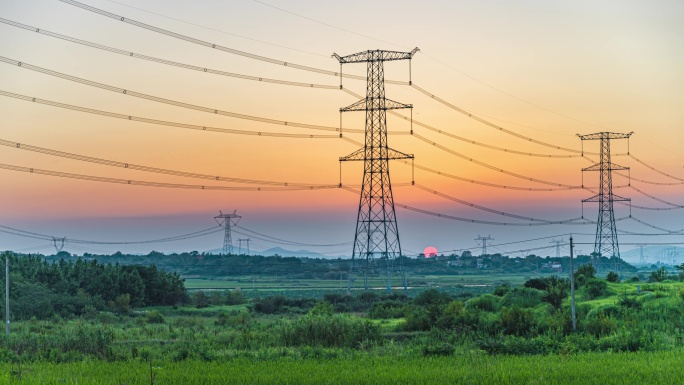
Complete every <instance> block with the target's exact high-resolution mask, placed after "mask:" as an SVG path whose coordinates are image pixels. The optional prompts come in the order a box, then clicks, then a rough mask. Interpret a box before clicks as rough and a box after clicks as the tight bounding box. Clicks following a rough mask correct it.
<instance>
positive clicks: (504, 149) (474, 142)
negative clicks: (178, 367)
mask: <svg viewBox="0 0 684 385" xmlns="http://www.w3.org/2000/svg"><path fill="white" fill-rule="evenodd" d="M342 90H343V91H344V92H346V93H348V94H350V95H352V96H354V97H357V98H361V96H360V95H359V94H357V93H356V92H353V91H350V90H348V89H346V88H343V89H342ZM387 112H388V113H389V114H391V115H394V116H396V117H398V118H400V119H403V120H405V121H410V122H411V125H414V124H415V125H416V126H420V127H423V128H427V129H428V130H430V131H433V132H436V133H438V134H441V135H445V136H448V137H450V138H452V139H456V140H459V141H461V142H465V143H468V144H472V145H475V146H480V147H485V148H488V149H490V150H496V151H501V152H505V153H509V154H515V155H525V156H532V157H542V158H580V157H582V155H581V154H575V155H568V154H563V155H555V154H538V153H532V152H524V151H517V150H511V149H508V148H503V147H498V146H493V145H491V144H487V143H482V142H478V141H475V140H472V139H467V138H464V137H462V136H459V135H455V134H452V133H450V132H447V131H445V130H441V129H438V128H436V127H434V126H431V125H429V124H425V123H423V122H420V121H418V120H415V119H413V116H411V117H408V116H405V115H402V114H400V113H398V112H396V111H393V110H389V111H387Z"/></svg>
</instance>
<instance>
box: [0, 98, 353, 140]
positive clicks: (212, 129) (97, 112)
mask: <svg viewBox="0 0 684 385" xmlns="http://www.w3.org/2000/svg"><path fill="white" fill-rule="evenodd" d="M0 96H7V97H10V98H14V99H19V100H23V101H27V102H33V103H38V104H43V105H46V106H52V107H58V108H64V109H67V110H72V111H79V112H85V113H89V114H95V115H101V116H107V117H110V118H117V119H123V120H130V121H134V122H142V123H149V124H156V125H161V126H169V127H179V128H187V129H190V130H198V131H210V132H218V133H223V134H235V135H250V136H264V137H276V138H293V139H307V138H308V139H339V135H336V134H331V135H311V134H289V133H279V132H268V131H249V130H235V129H232V128H217V127H210V126H199V125H195V124H186V123H178V122H169V121H164V120H157V119H149V118H142V117H138V116H133V115H126V114H119V113H115V112H108V111H102V110H95V109H92V108H86V107H80V106H75V105H72V104H65V103H59V102H54V101H51V100H46V99H40V98H34V97H31V96H26V95H21V94H15V93H13V92H7V91H3V90H0ZM343 139H344V138H343Z"/></svg>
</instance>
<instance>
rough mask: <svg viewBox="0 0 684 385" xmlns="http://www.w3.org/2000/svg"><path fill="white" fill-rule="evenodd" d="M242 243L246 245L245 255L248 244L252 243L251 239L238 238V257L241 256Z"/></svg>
mask: <svg viewBox="0 0 684 385" xmlns="http://www.w3.org/2000/svg"><path fill="white" fill-rule="evenodd" d="M242 242H245V244H246V245H247V255H249V244H250V243H251V242H252V239H251V238H238V244H239V245H240V246H239V247H240V249H239V250H240V255H242Z"/></svg>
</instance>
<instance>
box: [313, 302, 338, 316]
mask: <svg viewBox="0 0 684 385" xmlns="http://www.w3.org/2000/svg"><path fill="white" fill-rule="evenodd" d="M309 314H311V315H312V316H331V315H333V305H332V304H330V303H328V302H319V303H317V304H316V306H314V307H313V309H311V311H309Z"/></svg>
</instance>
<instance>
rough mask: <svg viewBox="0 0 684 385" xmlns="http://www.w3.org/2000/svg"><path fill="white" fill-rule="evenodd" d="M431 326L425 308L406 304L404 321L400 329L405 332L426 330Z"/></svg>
mask: <svg viewBox="0 0 684 385" xmlns="http://www.w3.org/2000/svg"><path fill="white" fill-rule="evenodd" d="M430 328H432V323H431V322H430V315H429V314H428V311H427V309H425V308H424V307H420V306H408V307H407V310H406V321H405V322H404V324H403V325H402V327H401V329H402V330H404V331H407V332H413V331H427V330H430Z"/></svg>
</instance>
